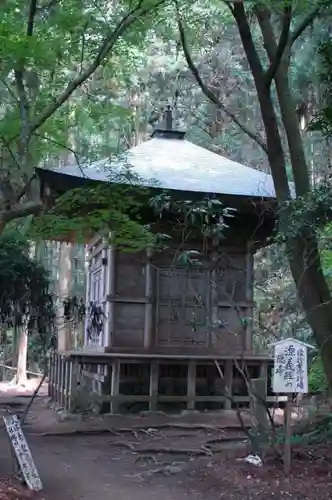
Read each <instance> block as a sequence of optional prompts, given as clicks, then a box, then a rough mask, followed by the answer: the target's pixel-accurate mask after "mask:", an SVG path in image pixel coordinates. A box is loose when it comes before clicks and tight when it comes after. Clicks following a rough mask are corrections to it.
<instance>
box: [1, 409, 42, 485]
mask: <svg viewBox="0 0 332 500" xmlns="http://www.w3.org/2000/svg"><path fill="white" fill-rule="evenodd" d="M3 421H4V424H5V428H6V431H7V434H8V436H9V439H10V442H11V445H12V447H13V450H14V453H15V456H16V459H17V462H18V465H19V467H20V469H21V471H22V474H23V477H24V480H25V482H26V484H27V486H28V488H29V489H30V490H33V491H40V490H41V489H42V488H43V485H42V482H41V480H40V477H39V475H38V472H37V469H36V466H35V463H34V461H33V458H32V455H31V451H30V450H29V447H28V443H27V442H26V439H25V437H24V434H23V431H22V428H21V423H20V419H19V418H18V416H17V415H6V416H4V417H3Z"/></svg>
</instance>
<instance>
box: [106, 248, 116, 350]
mask: <svg viewBox="0 0 332 500" xmlns="http://www.w3.org/2000/svg"><path fill="white" fill-rule="evenodd" d="M108 258H109V265H108V277H109V281H108V286H109V290H108V301H109V306H108V318H107V319H108V339H107V347H111V346H112V345H113V343H114V335H115V304H114V298H115V294H116V281H115V278H116V260H115V259H116V250H115V246H114V245H110V247H109V250H108Z"/></svg>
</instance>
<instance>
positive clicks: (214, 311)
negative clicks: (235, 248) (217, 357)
mask: <svg viewBox="0 0 332 500" xmlns="http://www.w3.org/2000/svg"><path fill="white" fill-rule="evenodd" d="M211 261H212V271H211V318H210V321H211V328H210V331H211V337H212V338H210V341H209V343H208V346H209V347H211V348H214V347H215V345H216V344H217V345H218V334H217V333H216V332H219V330H220V329H219V328H218V322H219V307H218V283H217V282H218V270H217V267H216V266H217V262H218V254H217V252H213V253H212V255H211Z"/></svg>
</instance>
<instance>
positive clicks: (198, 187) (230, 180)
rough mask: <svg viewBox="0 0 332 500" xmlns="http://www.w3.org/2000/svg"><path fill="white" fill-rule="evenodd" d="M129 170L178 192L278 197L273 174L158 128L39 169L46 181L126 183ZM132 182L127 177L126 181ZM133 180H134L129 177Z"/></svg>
mask: <svg viewBox="0 0 332 500" xmlns="http://www.w3.org/2000/svg"><path fill="white" fill-rule="evenodd" d="M128 172H130V173H131V174H132V175H134V176H137V184H139V185H141V186H146V187H149V186H150V187H157V188H162V189H170V190H176V191H186V192H196V193H206V194H220V195H228V196H245V197H259V198H270V199H271V198H272V199H274V198H275V191H274V186H273V180H272V177H271V175H268V174H265V173H264V172H261V171H259V170H256V169H254V168H251V167H247V166H244V165H241V164H240V163H237V162H235V161H232V160H230V159H228V158H225V157H223V156H220V155H218V154H216V153H213V152H211V151H209V150H207V149H204V148H202V147H200V146H197V145H196V144H193V143H192V142H190V141H187V140H186V139H185V138H184V133H183V132H178V131H175V130H164V131H163V130H157V131H155V133H154V134H153V135H152V137H151V139H150V140H147V141H145V142H143V143H141V144H139V145H138V146H135V147H133V148H131V149H129V150H128V151H127V152H126V153H123V154H122V155H120V156H117V157H116V158H114V159H106V160H103V161H96V162H94V163H92V164H90V165H84V164H83V165H75V166H74V165H69V166H65V167H61V168H53V169H45V168H43V169H41V168H38V169H37V173H38V175H39V176H40V178H41V179H42V180H46V181H47V180H50V179H51V177H52V178H53V180H54V175H55V176H56V177H58V176H59V175H61V176H66V177H67V176H68V178H69V177H71V178H72V179H71V184H72V183H73V181H74V179H75V178H76V179H81V180H83V179H84V180H87V181H89V180H91V181H100V182H117V183H120V182H126V178H127V179H128V178H129V177H130V174H129V176H128ZM127 182H128V181H127ZM130 182H132V180H131V181H130Z"/></svg>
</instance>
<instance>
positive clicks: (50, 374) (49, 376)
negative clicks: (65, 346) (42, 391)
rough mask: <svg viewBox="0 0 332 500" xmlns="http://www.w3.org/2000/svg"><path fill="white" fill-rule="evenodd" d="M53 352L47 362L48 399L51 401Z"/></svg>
mask: <svg viewBox="0 0 332 500" xmlns="http://www.w3.org/2000/svg"><path fill="white" fill-rule="evenodd" d="M53 359H54V352H53V351H51V352H50V357H49V360H48V397H49V398H51V399H53V372H54V361H53Z"/></svg>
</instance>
